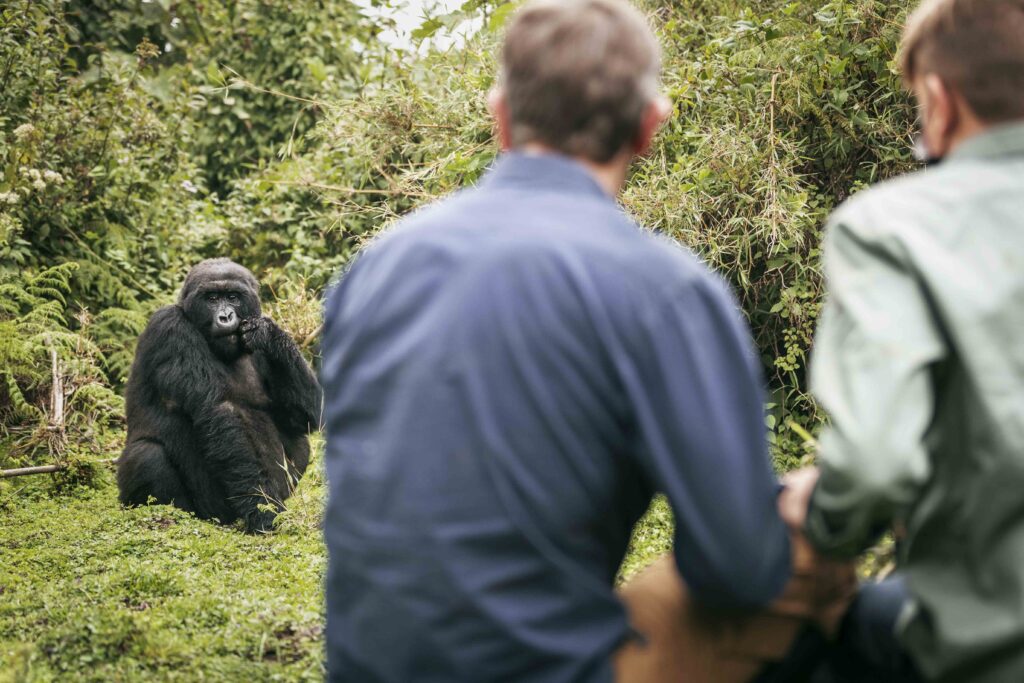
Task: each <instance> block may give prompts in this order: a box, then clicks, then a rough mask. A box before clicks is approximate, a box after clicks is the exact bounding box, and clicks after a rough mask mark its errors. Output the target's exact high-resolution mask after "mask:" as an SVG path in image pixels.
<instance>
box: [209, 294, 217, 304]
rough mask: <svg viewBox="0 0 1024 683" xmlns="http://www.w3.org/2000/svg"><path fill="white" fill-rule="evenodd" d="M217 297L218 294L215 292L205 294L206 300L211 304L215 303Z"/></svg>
mask: <svg viewBox="0 0 1024 683" xmlns="http://www.w3.org/2000/svg"><path fill="white" fill-rule="evenodd" d="M219 298H220V296H219V295H217V294H212V293H211V294H207V295H206V300H207V301H209V302H210V303H211V304H212V303H215V302H216V301H217V299H219Z"/></svg>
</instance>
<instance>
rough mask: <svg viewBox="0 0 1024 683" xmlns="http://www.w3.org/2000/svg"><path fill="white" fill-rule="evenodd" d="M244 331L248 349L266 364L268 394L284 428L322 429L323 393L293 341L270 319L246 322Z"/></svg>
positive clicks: (295, 432)
mask: <svg viewBox="0 0 1024 683" xmlns="http://www.w3.org/2000/svg"><path fill="white" fill-rule="evenodd" d="M241 329H242V342H243V343H244V344H245V346H246V348H247V349H249V350H250V351H252V352H254V353H258V354H260V355H261V356H262V357H263V359H264V361H265V362H264V363H263V365H264V368H265V370H264V372H265V373H266V375H265V377H264V379H265V380H266V381H265V384H266V387H267V393H268V394H269V395H270V400H271V402H272V403H273V405H274V413H275V419H276V420H277V421H278V422H279V423H280V426H281V427H283V428H285V429H286V430H287V431H288V432H289V433H291V434H293V435H300V434H309V433H310V432H314V431H316V430H317V429H319V428H320V406H321V401H322V397H323V393H322V392H321V390H320V383H319V382H318V381H317V379H316V375H315V374H313V369H312V368H310V367H309V363H307V362H306V359H305V358H303V357H302V353H301V352H300V351H299V347H298V346H297V345H296V344H295V342H294V341H293V340H292V338H291V337H290V336H288V333H287V332H285V331H284V330H282V329H281V328H280V327H278V326H277V324H276V323H275V322H274V321H273V320H271V319H270V318H268V317H266V316H262V317H259V318H252V319H250V320H246V321H245V322H243V323H242V328H241Z"/></svg>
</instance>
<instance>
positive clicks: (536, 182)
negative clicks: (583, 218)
mask: <svg viewBox="0 0 1024 683" xmlns="http://www.w3.org/2000/svg"><path fill="white" fill-rule="evenodd" d="M483 185H484V186H485V187H491V188H516V189H529V190H543V191H548V192H558V193H565V194H580V195H589V196H593V197H601V198H604V199H607V200H608V201H614V198H612V197H609V196H608V195H607V194H606V193H605V191H604V190H603V189H601V186H600V185H598V184H597V181H596V180H595V179H594V177H593V176H591V175H590V172H589V171H587V169H586V167H584V166H583V164H581V163H579V162H578V161H574V160H573V159H572V158H570V157H567V156H565V155H562V154H557V153H550V154H528V153H524V152H506V153H504V154H502V155H501V156H500V157H498V160H497V161H496V162H495V163H494V165H493V166H492V167H491V169H490V170H489V171H488V172H487V175H486V176H485V177H484V180H483Z"/></svg>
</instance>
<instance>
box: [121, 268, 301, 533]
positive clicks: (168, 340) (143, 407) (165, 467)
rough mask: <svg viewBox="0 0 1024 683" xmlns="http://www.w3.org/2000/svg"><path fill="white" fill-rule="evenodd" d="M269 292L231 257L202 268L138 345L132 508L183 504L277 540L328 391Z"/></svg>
mask: <svg viewBox="0 0 1024 683" xmlns="http://www.w3.org/2000/svg"><path fill="white" fill-rule="evenodd" d="M258 291H259V283H258V282H257V281H256V278H255V277H254V276H253V274H252V273H251V272H249V271H248V270H247V269H245V268H243V267H242V266H240V265H238V264H237V263H234V262H232V261H230V260H228V259H223V258H221V259H210V260H207V261H203V262H202V263H199V264H198V265H196V266H195V267H193V268H192V269H191V270H190V271H189V273H188V275H187V276H186V278H185V284H184V286H183V287H182V290H181V296H180V298H179V300H178V303H177V304H176V305H172V306H165V307H163V308H161V309H160V310H158V311H157V312H156V313H154V314H153V317H152V318H151V319H150V321H149V324H148V325H147V326H146V329H145V330H144V331H143V333H142V336H141V337H140V338H139V344H138V349H137V350H136V352H135V360H134V362H133V364H132V368H131V373H130V375H129V379H128V387H127V391H126V393H125V405H126V411H127V419H128V439H127V444H126V445H125V448H124V452H123V453H122V455H121V457H120V458H119V460H118V467H117V485H118V489H119V491H120V500H121V503H122V504H123V505H127V506H136V505H145V504H147V503H148V502H155V503H158V504H173V505H176V506H177V507H179V508H181V509H183V510H187V511H189V512H193V513H195V515H196V516H197V517H200V518H202V519H216V520H219V521H220V522H221V523H223V524H230V523H232V522H234V521H236V520H238V519H241V520H243V521H244V522H245V529H246V531H247V532H249V533H256V532H262V531H267V530H269V529H270V528H271V526H272V524H273V520H274V517H275V516H276V515H277V513H278V512H279V511H281V510H282V509H284V506H283V502H284V500H285V499H286V498H288V496H289V495H290V494H291V492H292V490H293V489H294V487H295V485H296V484H297V483H298V480H299V478H300V477H301V476H302V474H303V472H304V471H305V470H306V465H307V464H309V441H308V435H309V434H310V433H311V432H312V431H314V430H316V429H317V428H318V424H319V414H320V404H321V391H320V385H319V384H318V383H317V380H316V376H315V375H314V374H313V371H312V370H311V369H310V367H309V365H308V364H307V363H306V361H305V360H304V359H303V358H302V355H301V354H300V353H299V349H298V347H297V346H296V344H295V342H294V341H292V339H291V338H290V337H289V336H288V334H287V333H285V332H284V331H283V330H281V328H280V327H278V326H277V325H276V324H275V323H274V322H273V321H272V320H270V318H267V317H266V316H264V315H262V312H261V310H260V301H259V296H258Z"/></svg>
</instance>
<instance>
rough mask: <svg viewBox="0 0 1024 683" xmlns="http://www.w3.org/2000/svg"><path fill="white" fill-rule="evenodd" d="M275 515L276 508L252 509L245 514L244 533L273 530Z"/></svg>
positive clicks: (259, 532) (260, 532)
mask: <svg viewBox="0 0 1024 683" xmlns="http://www.w3.org/2000/svg"><path fill="white" fill-rule="evenodd" d="M276 517H277V511H276V510H260V509H256V510H253V511H252V512H250V513H249V514H248V515H246V516H245V533H247V534H265V533H269V532H271V531H273V530H274V519H275V518H276Z"/></svg>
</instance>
